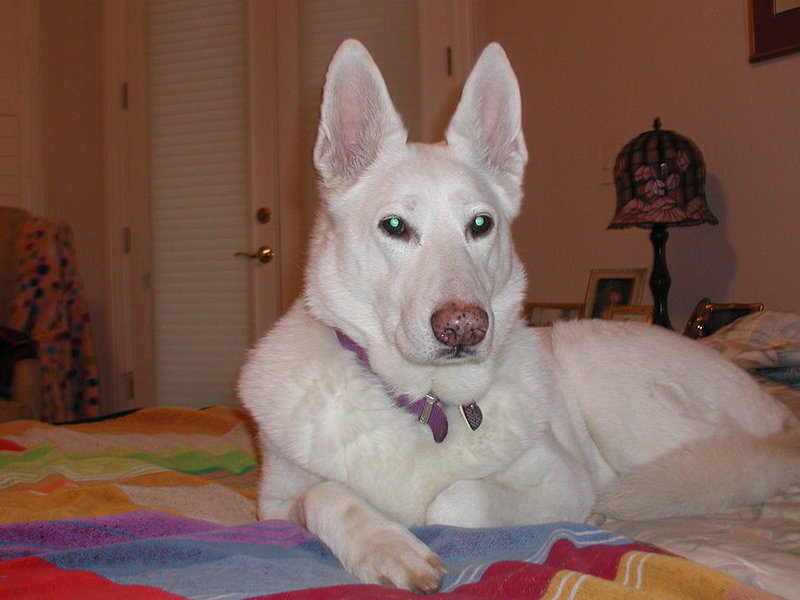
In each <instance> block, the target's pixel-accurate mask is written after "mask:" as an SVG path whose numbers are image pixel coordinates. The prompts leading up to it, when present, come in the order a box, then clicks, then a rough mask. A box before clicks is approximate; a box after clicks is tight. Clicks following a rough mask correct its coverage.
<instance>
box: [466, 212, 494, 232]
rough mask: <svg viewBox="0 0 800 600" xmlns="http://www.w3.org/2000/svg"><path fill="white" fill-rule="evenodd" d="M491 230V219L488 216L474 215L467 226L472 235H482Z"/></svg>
mask: <svg viewBox="0 0 800 600" xmlns="http://www.w3.org/2000/svg"><path fill="white" fill-rule="evenodd" d="M491 228H492V218H491V217H490V216H489V215H476V216H475V217H474V218H473V219H472V222H471V223H470V224H469V229H470V231H471V232H472V235H484V234H486V233H489V230H490V229H491Z"/></svg>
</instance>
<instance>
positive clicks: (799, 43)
mask: <svg viewBox="0 0 800 600" xmlns="http://www.w3.org/2000/svg"><path fill="white" fill-rule="evenodd" d="M747 6H748V12H749V15H748V17H749V19H748V21H749V26H750V62H756V61H759V60H764V59H766V58H772V57H774V56H778V55H780V54H786V53H787V52H794V51H797V50H800V0H748V2H747Z"/></svg>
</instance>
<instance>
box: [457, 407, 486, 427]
mask: <svg viewBox="0 0 800 600" xmlns="http://www.w3.org/2000/svg"><path fill="white" fill-rule="evenodd" d="M458 410H460V411H461V416H462V417H464V420H465V421H466V422H467V425H469V428H470V429H472V431H475V430H476V429H477V428H478V427H480V426H481V423H482V422H483V412H481V407H480V406H478V405H477V404H474V403H473V404H462V405H460V406H459V407H458Z"/></svg>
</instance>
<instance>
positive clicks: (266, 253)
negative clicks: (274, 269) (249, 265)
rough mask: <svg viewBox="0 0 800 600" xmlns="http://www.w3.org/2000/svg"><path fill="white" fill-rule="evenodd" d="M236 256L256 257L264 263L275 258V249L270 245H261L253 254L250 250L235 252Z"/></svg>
mask: <svg viewBox="0 0 800 600" xmlns="http://www.w3.org/2000/svg"><path fill="white" fill-rule="evenodd" d="M234 256H244V257H246V258H253V259H256V260H258V261H259V262H262V263H268V262H269V261H271V260H272V259H273V258H275V250H273V249H272V248H270V247H269V246H261V248H259V249H258V250H256V251H255V252H253V253H252V254H251V253H250V252H237V253H236V254H234Z"/></svg>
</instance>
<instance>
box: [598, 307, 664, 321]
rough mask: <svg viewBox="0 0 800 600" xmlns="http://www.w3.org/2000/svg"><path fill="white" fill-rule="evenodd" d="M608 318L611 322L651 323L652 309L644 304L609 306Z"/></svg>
mask: <svg viewBox="0 0 800 600" xmlns="http://www.w3.org/2000/svg"><path fill="white" fill-rule="evenodd" d="M608 318H609V319H611V320H612V321H638V322H640V323H652V322H653V307H652V306H650V305H645V304H631V305H630V306H611V307H610V308H609V309H608Z"/></svg>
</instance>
